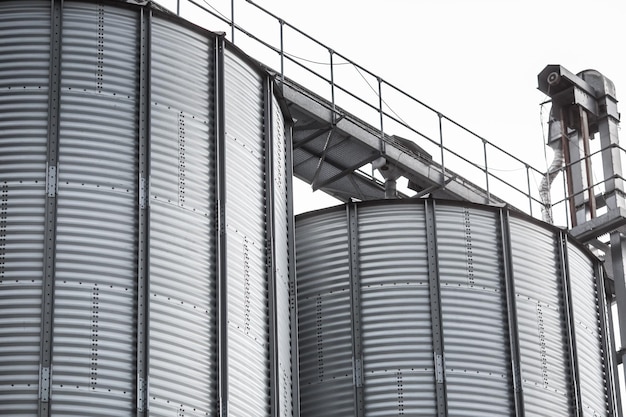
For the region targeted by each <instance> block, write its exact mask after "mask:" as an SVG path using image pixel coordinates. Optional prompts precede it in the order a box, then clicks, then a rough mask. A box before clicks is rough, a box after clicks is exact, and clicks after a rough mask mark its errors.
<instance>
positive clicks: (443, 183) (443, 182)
mask: <svg viewBox="0 0 626 417" xmlns="http://www.w3.org/2000/svg"><path fill="white" fill-rule="evenodd" d="M437 117H438V118H439V151H440V152H441V187H442V188H445V186H446V163H445V160H444V153H445V152H444V147H443V124H442V120H441V119H442V118H443V115H442V114H441V113H439V112H437Z"/></svg>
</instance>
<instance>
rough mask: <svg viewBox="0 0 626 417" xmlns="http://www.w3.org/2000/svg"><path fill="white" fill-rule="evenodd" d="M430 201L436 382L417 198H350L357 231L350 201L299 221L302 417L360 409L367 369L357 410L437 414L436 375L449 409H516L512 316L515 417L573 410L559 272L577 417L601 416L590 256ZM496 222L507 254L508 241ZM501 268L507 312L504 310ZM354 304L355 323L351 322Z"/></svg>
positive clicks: (538, 229) (499, 216) (603, 376)
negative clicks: (439, 351) (517, 361)
mask: <svg viewBox="0 0 626 417" xmlns="http://www.w3.org/2000/svg"><path fill="white" fill-rule="evenodd" d="M434 207H435V212H434V215H435V219H436V223H435V231H436V256H437V259H438V268H437V277H438V286H439V294H440V300H441V309H442V314H443V316H442V326H443V346H444V352H443V358H442V364H441V366H442V368H443V369H442V374H441V376H440V375H439V372H438V368H439V364H438V363H437V362H438V361H437V360H436V358H434V356H433V340H434V339H433V333H432V332H433V330H432V329H433V327H431V325H432V323H431V321H432V320H433V317H432V313H431V306H430V300H429V298H430V294H429V288H428V286H429V279H428V269H427V268H428V264H429V262H428V261H427V256H429V254H428V251H427V230H426V217H425V213H426V208H425V203H424V201H420V200H413V201H406V200H405V201H398V200H395V201H389V200H387V201H384V202H367V203H352V204H350V205H348V212H351V211H355V212H356V213H357V217H358V229H357V230H356V233H355V231H353V230H351V229H350V228H349V227H348V222H349V216H348V215H347V212H346V206H339V207H335V208H331V209H326V210H322V211H319V212H313V213H308V214H304V215H301V216H298V217H297V219H296V250H297V258H296V260H297V286H298V298H297V300H298V320H299V337H298V343H299V348H300V380H301V384H302V385H301V396H302V397H301V401H302V415H303V416H319V415H356V414H355V410H354V393H355V392H356V390H357V388H358V386H359V385H358V384H359V379H360V377H361V376H360V372H362V384H363V387H364V395H363V398H362V399H361V401H363V403H364V415H365V416H378V415H380V416H383V415H386V416H388V415H416V416H417V415H428V416H432V415H435V413H436V410H435V398H436V396H435V384H436V382H437V381H438V380H443V382H444V383H445V386H446V398H445V401H446V406H447V414H446V415H449V416H477V415H480V416H505V415H510V416H515V415H517V414H516V409H515V395H516V393H515V391H514V385H513V380H514V374H513V367H512V354H511V348H512V346H511V343H510V340H509V334H510V331H511V329H509V323H510V320H509V315H512V316H513V317H515V318H516V319H517V322H518V331H519V333H515V334H516V335H517V338H518V339H519V343H520V346H519V348H520V352H521V365H522V367H521V380H522V381H523V394H522V398H523V407H524V409H525V411H524V414H522V415H526V416H544V415H555V416H556V415H558V416H574V415H576V412H575V410H574V405H573V404H574V395H575V392H574V381H572V378H571V375H573V373H572V369H573V368H572V366H578V365H575V364H572V362H571V360H570V356H569V353H568V352H570V346H569V339H568V336H567V334H568V333H567V326H566V322H565V316H564V309H565V307H566V306H565V305H564V302H565V300H566V298H564V293H563V291H564V289H563V283H564V282H565V281H563V279H564V275H563V271H565V270H569V274H570V280H571V285H572V293H573V294H574V296H573V299H572V300H571V301H572V304H571V308H572V310H573V311H574V317H575V325H574V333H575V341H576V344H575V346H574V351H575V355H576V356H575V358H576V362H577V363H578V364H580V379H581V381H578V382H577V384H578V386H580V389H581V397H582V399H583V400H582V403H583V409H584V415H589V416H592V415H602V416H603V415H608V414H609V409H608V408H609V405H608V403H607V401H606V398H605V393H606V389H607V388H606V387H607V381H608V380H610V374H609V372H610V371H609V367H608V366H606V363H607V358H606V355H607V352H609V350H608V349H607V346H605V345H604V339H603V338H602V336H601V328H600V324H601V322H602V321H604V320H605V317H604V313H602V312H601V309H600V308H599V306H598V301H597V299H596V296H597V292H596V289H595V285H596V284H595V283H596V271H597V270H598V269H597V268H595V267H594V266H596V265H597V262H598V261H597V260H595V259H594V258H593V257H592V256H591V255H590V254H588V253H587V252H585V251H583V250H581V249H580V248H579V247H578V246H577V245H576V244H575V243H573V242H571V241H569V242H568V243H567V246H566V247H567V251H568V254H569V256H566V257H563V258H561V257H560V256H559V251H558V250H557V248H558V243H559V242H560V240H559V239H560V236H561V235H562V232H561V231H559V230H557V229H553V228H549V227H547V226H545V225H542V224H540V223H538V222H534V221H532V220H530V219H527V218H526V217H521V216H518V215H517V214H515V213H507V215H506V216H504V213H505V211H503V210H502V209H498V208H494V207H486V206H478V205H473V204H468V203H459V202H445V201H436V202H435V204H434ZM509 219H510V220H509ZM502 225H506V226H507V232H506V233H507V234H510V245H511V246H510V251H509V250H508V249H507V250H504V249H503V248H504V246H505V245H504V243H505V242H504V239H505V238H506V236H505V235H504V233H503V231H502V230H501V229H502ZM357 234H358V242H359V245H358V253H357V254H356V256H357V259H358V262H357V264H358V281H359V282H358V285H359V290H360V298H359V299H358V301H359V302H358V304H354V303H352V305H351V303H350V300H349V294H350V288H349V284H350V278H349V271H350V257H349V256H348V249H349V244H348V242H349V241H350V240H351V239H354V238H355V236H356V235H357ZM506 246H508V243H507V244H506ZM509 254H510V255H509ZM353 256H354V255H353ZM507 265H510V266H511V269H510V270H511V271H512V275H513V279H514V283H515V288H514V291H515V298H516V305H517V307H516V309H515V311H508V310H507V296H506V285H507V284H506V279H505V278H506V274H507V272H506V271H507V269H506V266H507ZM352 268H353V269H354V267H352ZM355 308H357V309H359V314H360V317H361V322H360V323H350V322H349V321H350V319H351V317H354V312H351V309H355ZM354 332H359V334H360V337H361V340H362V345H363V350H362V357H361V358H359V357H353V353H352V350H351V349H352V341H353V340H354V338H353V337H352V335H353V333H354ZM327 364H332V370H331V372H328V369H327ZM338 410H339V411H338ZM594 413H595V414H594Z"/></svg>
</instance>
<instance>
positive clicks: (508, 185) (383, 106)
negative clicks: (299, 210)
mask: <svg viewBox="0 0 626 417" xmlns="http://www.w3.org/2000/svg"><path fill="white" fill-rule="evenodd" d="M185 1H186V2H187V3H189V4H192V5H194V6H195V7H197V8H199V9H201V10H203V11H204V12H205V13H208V14H209V15H211V16H212V17H213V18H216V19H218V20H219V21H220V22H222V23H225V24H227V25H229V27H230V28H231V41H232V42H233V43H235V42H234V37H235V31H239V32H241V33H242V34H244V35H246V36H247V37H248V38H249V39H252V40H253V41H255V42H257V43H258V44H259V45H261V46H263V47H264V48H266V49H267V50H269V51H272V52H273V53H275V54H278V56H279V58H280V67H281V68H280V72H278V74H279V75H280V77H281V80H285V79H291V78H292V77H288V75H290V74H286V69H285V62H289V63H291V64H294V65H295V68H300V69H302V70H304V71H305V73H306V74H309V76H313V77H317V79H319V80H321V81H322V82H324V83H325V84H327V85H329V86H330V98H329V100H330V101H331V104H332V109H333V110H335V111H337V110H336V109H338V108H339V106H337V103H336V93H341V94H345V96H346V97H349V98H351V99H353V100H355V101H356V102H357V103H360V104H361V105H364V106H365V108H366V109H369V111H373V112H375V113H377V114H378V118H379V123H380V126H379V127H378V128H376V129H378V131H379V133H380V138H381V148H382V147H384V146H385V145H384V142H385V141H384V139H385V135H386V132H385V130H384V123H385V121H388V122H393V123H395V124H396V125H397V126H398V127H402V128H404V129H407V130H408V132H411V133H413V134H415V135H417V136H418V137H421V138H423V139H425V140H426V141H427V142H428V143H430V144H431V145H432V146H434V147H436V149H439V152H440V155H439V156H438V157H439V158H440V159H441V160H440V161H439V163H440V165H441V168H442V170H444V171H445V169H447V168H452V169H455V167H453V166H452V165H451V163H450V161H449V159H450V158H451V157H454V158H456V163H457V164H459V163H464V164H468V165H467V166H468V168H474V169H477V170H478V171H481V172H482V175H483V176H484V179H483V180H480V181H476V179H474V178H471V177H470V178H468V179H469V180H470V181H472V182H475V183H477V184H478V185H480V184H481V183H482V184H484V188H485V190H486V191H487V193H488V195H490V194H491V193H492V192H494V191H496V190H495V189H494V188H495V186H496V185H499V186H500V187H504V191H505V192H506V193H508V192H514V193H517V195H521V196H522V197H524V198H526V199H527V202H528V209H522V208H521V207H518V208H519V209H521V210H522V211H526V212H527V213H528V214H530V215H533V216H536V217H537V214H539V213H537V212H536V210H534V209H533V207H536V208H539V207H542V206H543V205H544V203H543V202H542V201H541V198H540V197H539V190H538V186H537V187H536V189H535V190H533V189H532V188H531V182H532V181H531V180H534V181H535V182H536V181H537V178H542V177H544V176H545V175H546V174H545V173H544V172H542V171H540V170H539V169H537V168H535V167H533V166H532V165H531V164H529V163H528V162H526V161H523V160H522V159H520V158H518V157H516V156H515V155H513V154H511V153H510V152H508V151H506V150H505V149H503V148H501V147H500V146H498V145H496V144H494V143H492V142H491V141H489V140H487V139H486V138H484V137H482V136H480V135H478V134H477V133H475V132H474V131H472V130H471V129H469V128H467V127H466V126H464V125H462V124H460V123H458V122H456V121H455V120H453V119H452V118H450V117H448V116H446V115H445V114H443V113H441V112H439V111H437V110H436V109H434V108H433V107H431V106H429V105H427V104H426V103H424V102H422V101H421V100H419V99H417V98H416V97H414V96H413V95H411V94H409V93H407V92H405V91H404V90H402V89H400V88H399V87H397V86H396V85H394V84H392V83H389V82H387V81H385V80H384V79H383V78H382V77H380V76H378V75H376V74H374V73H373V72H372V71H369V70H368V69H366V68H364V67H363V66H361V65H359V64H357V63H356V62H354V61H352V60H351V59H349V58H347V57H346V56H345V55H343V54H341V53H339V52H337V51H335V50H333V49H332V48H330V47H329V46H327V45H326V44H324V43H322V42H320V41H319V40H317V39H315V38H314V37H312V36H311V35H308V34H307V33H305V32H304V31H302V30H300V29H299V28H297V27H295V26H293V25H291V24H290V23H288V22H287V21H285V20H284V19H282V18H280V17H279V16H277V15H275V14H274V13H272V12H270V11H269V10H267V9H265V8H264V7H262V6H260V5H259V4H257V3H255V2H254V1H253V0H238V1H239V4H241V2H242V1H245V3H247V4H249V5H250V6H252V7H253V8H254V9H256V10H258V11H259V13H261V14H262V16H266V17H269V18H271V19H273V20H275V21H276V23H277V24H278V26H279V45H273V44H271V43H269V42H266V41H264V40H262V39H261V38H260V36H261V35H258V36H257V35H255V34H253V33H251V32H250V31H248V30H246V29H245V28H243V27H241V26H240V25H238V24H237V23H235V17H236V16H235V10H236V9H235V3H236V1H235V0H228V2H229V3H230V16H231V18H230V19H228V18H227V17H226V15H227V13H223V14H222V13H220V12H214V11H212V10H210V9H209V8H207V7H205V6H204V5H202V4H200V2H199V0H185ZM202 1H203V2H204V3H205V4H207V5H209V3H208V2H207V0H202ZM210 1H212V2H213V3H214V2H218V1H220V0H210ZM221 1H222V2H223V1H226V0H221ZM180 2H181V0H177V2H176V11H177V13H179V14H180V10H181V7H180ZM209 7H211V8H213V6H211V5H209ZM215 10H217V9H215ZM183 17H184V16H183ZM285 28H288V29H290V30H293V31H294V32H295V34H297V35H299V36H301V37H303V38H304V40H306V41H310V42H313V43H314V45H316V46H317V47H321V48H322V49H323V50H325V51H326V53H327V54H328V62H323V63H319V64H322V65H325V66H328V68H329V69H330V74H329V75H323V74H321V73H320V72H319V71H317V70H315V69H314V68H313V65H312V64H311V63H310V61H308V60H306V59H304V58H300V57H297V56H296V55H293V54H290V53H288V52H287V51H285V48H284V41H285V37H286V35H285ZM246 52H247V53H249V54H250V53H254V51H246ZM337 58H339V59H340V60H343V62H340V63H338V62H337ZM260 61H261V62H263V61H262V60H260ZM301 61H305V62H309V64H308V65H307V64H303V63H302V62H301ZM339 65H350V66H352V67H354V68H355V69H356V70H357V72H359V74H360V75H361V77H362V78H363V79H364V80H365V83H366V84H367V86H368V87H369V89H370V90H371V91H369V92H368V94H371V93H372V92H373V93H374V94H375V95H376V98H377V100H376V103H375V104H373V103H372V102H370V101H368V100H367V99H365V98H364V93H359V92H355V91H353V90H352V89H350V88H349V87H346V86H344V85H343V84H340V83H338V82H337V69H336V67H338V66H339ZM365 76H369V77H371V78H372V79H373V81H375V83H377V84H378V85H377V87H378V88H377V89H376V88H374V87H373V86H372V85H371V84H370V82H368V81H367V79H366V78H365ZM305 78H306V77H305ZM294 81H297V82H298V83H300V84H301V85H303V86H304V87H305V88H309V87H307V85H306V82H305V80H301V79H294ZM309 81H310V80H309ZM383 87H385V88H388V89H390V93H397V94H399V95H400V97H404V98H405V99H407V100H409V101H410V102H412V103H414V104H416V105H418V106H419V109H420V111H423V110H426V111H427V112H429V113H430V114H432V115H433V116H434V117H436V122H437V125H438V130H436V131H435V134H433V135H429V134H428V133H425V132H424V131H421V130H418V129H417V128H414V127H412V126H413V125H415V123H409V122H406V121H404V120H402V118H401V117H400V116H399V115H398V114H397V113H396V112H395V111H394V109H393V107H392V106H391V105H390V103H388V102H387V100H386V98H388V96H385V97H383ZM312 91H315V90H312ZM385 91H386V90H385ZM319 93H320V92H319V91H316V94H319ZM320 95H321V94H320ZM327 99H328V98H327ZM342 107H344V106H342ZM345 110H348V109H345ZM334 117H336V114H334ZM359 117H360V116H359ZM364 120H366V121H367V119H365V118H364ZM368 123H371V124H372V125H373V122H372V121H369V122H368ZM444 123H445V125H444ZM445 126H452V127H456V128H458V129H460V131H461V132H464V133H465V134H467V135H468V137H469V138H470V139H471V140H473V141H476V142H475V143H476V147H478V146H479V145H480V146H481V147H482V158H478V160H476V159H475V158H474V159H472V158H471V156H465V155H463V154H461V153H460V152H457V151H454V150H453V149H451V148H450V147H449V145H448V146H447V145H445V144H444V137H445V138H446V139H450V137H449V136H446V135H444V127H445ZM435 136H439V137H438V140H437V139H434V138H433V137H435ZM472 146H473V145H472ZM470 147H471V146H470ZM488 151H491V152H494V151H495V152H496V154H495V156H496V157H497V158H495V159H498V158H502V157H506V158H509V160H510V161H511V162H514V163H515V164H519V170H522V169H523V170H524V171H525V176H524V177H525V178H524V180H525V181H524V185H523V186H520V185H516V184H513V183H512V181H511V180H510V179H509V180H507V179H505V178H504V177H503V176H502V175H496V174H495V173H494V172H493V171H494V170H495V169H494V168H493V167H490V166H489V164H488ZM601 151H602V150H600V151H598V152H601ZM594 154H595V153H594ZM492 157H493V155H492ZM589 157H591V155H590V156H589ZM577 162H578V161H577ZM577 162H574V163H577ZM574 163H572V164H574ZM570 165H571V164H570ZM565 169H566V167H564V168H562V170H563V172H565ZM494 181H497V183H495V184H494ZM442 185H443V184H442ZM522 188H526V190H522ZM505 200H507V201H511V200H510V199H509V198H505ZM563 201H564V200H559V201H558V202H557V203H554V204H551V207H555V206H558V205H560V204H562V203H563ZM513 205H514V206H515V204H513ZM563 205H564V206H565V212H566V215H565V219H568V215H567V204H563Z"/></svg>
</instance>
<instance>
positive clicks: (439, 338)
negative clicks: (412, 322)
mask: <svg viewBox="0 0 626 417" xmlns="http://www.w3.org/2000/svg"><path fill="white" fill-rule="evenodd" d="M425 212H426V240H427V254H428V285H429V294H430V296H429V299H430V319H431V328H432V338H433V364H434V376H435V397H436V398H435V399H436V403H437V417H446V416H447V415H448V401H447V392H446V378H445V369H446V366H445V357H444V343H443V317H442V313H441V288H440V287H441V286H440V277H439V259H438V253H437V226H436V215H435V202H434V201H433V200H430V199H429V200H427V201H426V202H425Z"/></svg>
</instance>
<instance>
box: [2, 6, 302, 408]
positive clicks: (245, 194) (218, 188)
mask: <svg viewBox="0 0 626 417" xmlns="http://www.w3.org/2000/svg"><path fill="white" fill-rule="evenodd" d="M133 3H142V5H138V4H133ZM0 39H2V42H0V127H1V128H0V188H1V196H2V197H1V200H2V204H1V206H0V210H1V215H0V242H1V244H0V265H1V266H0V375H1V377H0V414H2V415H6V416H17V415H20V416H33V417H34V416H39V417H44V416H59V417H60V416H68V415H80V416H99V417H106V416H110V417H123V416H128V417H130V416H134V417H135V416H142V415H143V416H147V415H150V416H217V415H221V416H227V415H231V416H268V417H269V416H279V415H280V416H291V415H292V414H293V409H294V406H293V403H294V398H293V396H292V385H297V384H295V383H294V381H292V373H291V368H292V357H291V338H290V333H291V325H292V322H291V320H290V311H291V309H290V303H289V301H290V298H289V276H288V274H289V263H290V262H291V261H290V257H289V253H290V251H292V250H293V249H292V248H291V247H290V243H289V242H290V239H289V238H288V229H289V228H290V226H289V222H290V220H289V219H290V218H291V216H290V212H289V210H290V209H289V207H290V203H289V200H290V198H291V197H290V191H289V190H288V187H289V186H288V184H289V181H290V178H291V174H290V169H287V166H290V162H289V161H290V160H289V152H288V149H290V146H289V145H288V144H287V140H288V136H286V135H285V132H286V131H287V130H288V129H286V126H285V121H286V118H285V117H284V112H283V107H282V105H281V100H280V98H279V97H278V95H277V94H275V92H274V88H273V81H272V79H271V77H270V76H269V75H268V74H267V72H265V71H264V70H263V69H262V68H261V67H260V66H258V65H257V64H255V63H254V62H253V61H252V60H250V59H248V58H247V57H246V56H244V55H243V54H242V53H241V52H240V51H239V50H238V49H236V48H235V47H233V46H232V45H230V44H228V43H227V42H225V41H224V39H223V37H222V36H220V35H216V34H214V33H211V32H208V31H205V30H202V29H200V28H198V27H196V26H193V25H191V24H189V23H187V22H185V21H183V20H182V19H179V18H178V17H176V16H173V15H171V14H168V13H165V12H162V11H161V10H160V9H159V8H157V7H156V6H155V5H154V4H153V3H152V2H123V1H119V2H111V1H98V2H95V1H86V0H85V1H56V0H55V1H24V0H20V1H0ZM296 400H297V398H296Z"/></svg>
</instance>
